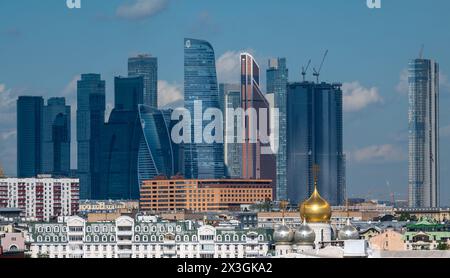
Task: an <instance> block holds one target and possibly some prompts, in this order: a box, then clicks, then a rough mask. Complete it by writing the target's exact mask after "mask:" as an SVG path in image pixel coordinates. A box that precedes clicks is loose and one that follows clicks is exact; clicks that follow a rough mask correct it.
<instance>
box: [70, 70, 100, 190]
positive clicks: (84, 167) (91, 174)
mask: <svg viewBox="0 0 450 278" xmlns="http://www.w3.org/2000/svg"><path fill="white" fill-rule="evenodd" d="M105 108H106V107H105V81H103V80H101V76H100V74H82V75H81V80H79V81H78V83H77V141H78V171H77V173H78V177H79V179H80V199H92V198H93V196H95V195H96V194H98V191H99V184H100V146H101V142H100V134H101V129H102V127H103V124H104V122H105Z"/></svg>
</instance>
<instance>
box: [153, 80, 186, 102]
mask: <svg viewBox="0 0 450 278" xmlns="http://www.w3.org/2000/svg"><path fill="white" fill-rule="evenodd" d="M183 98H184V94H183V89H182V87H181V85H179V84H171V83H169V82H167V81H165V80H159V81H158V106H159V107H164V106H167V105H169V104H171V103H174V102H179V101H182V100H183Z"/></svg>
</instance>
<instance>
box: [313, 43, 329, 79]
mask: <svg viewBox="0 0 450 278" xmlns="http://www.w3.org/2000/svg"><path fill="white" fill-rule="evenodd" d="M327 55H328V49H327V50H326V51H325V54H324V55H323V58H322V63H321V64H320V67H319V70H316V68H313V71H314V73H313V75H314V76H315V77H316V80H317V84H318V83H319V76H320V72H321V71H322V67H323V63H325V59H326V58H327Z"/></svg>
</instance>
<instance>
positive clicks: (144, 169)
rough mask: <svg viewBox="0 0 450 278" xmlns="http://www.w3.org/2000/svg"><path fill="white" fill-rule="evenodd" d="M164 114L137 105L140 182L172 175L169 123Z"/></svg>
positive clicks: (172, 158) (172, 160)
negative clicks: (140, 130)
mask: <svg viewBox="0 0 450 278" xmlns="http://www.w3.org/2000/svg"><path fill="white" fill-rule="evenodd" d="M163 113H164V112H163V111H161V110H158V109H155V108H152V107H150V106H146V105H139V119H140V123H141V128H142V134H143V136H142V138H141V142H140V144H139V153H138V179H139V184H142V181H144V180H149V179H152V178H154V177H156V176H160V175H164V176H168V177H170V176H172V175H174V174H175V173H174V168H175V165H174V151H173V149H172V140H171V138H170V123H167V122H166V121H165V119H164V114H163Z"/></svg>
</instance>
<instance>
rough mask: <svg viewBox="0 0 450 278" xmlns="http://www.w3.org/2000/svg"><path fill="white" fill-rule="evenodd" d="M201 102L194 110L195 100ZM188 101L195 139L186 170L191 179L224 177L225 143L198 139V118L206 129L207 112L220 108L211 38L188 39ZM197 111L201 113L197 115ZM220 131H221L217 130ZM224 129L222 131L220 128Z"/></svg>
mask: <svg viewBox="0 0 450 278" xmlns="http://www.w3.org/2000/svg"><path fill="white" fill-rule="evenodd" d="M196 101H201V105H202V109H201V111H194V103H195V102H196ZM184 102H185V107H186V109H188V110H189V112H190V114H191V118H192V125H191V131H192V132H191V134H192V142H190V143H189V144H185V146H184V150H185V152H184V154H185V160H184V161H185V165H184V166H185V171H184V174H185V176H186V177H187V178H199V179H208V178H222V177H223V176H224V162H223V160H224V155H223V143H212V144H207V143H204V142H203V140H202V143H197V142H194V140H193V137H194V135H195V133H194V119H195V118H197V119H198V123H197V124H198V126H201V127H202V130H203V129H204V128H205V126H206V125H207V124H209V121H203V120H202V115H203V112H204V111H205V110H206V109H208V108H217V109H220V104H219V95H218V87H217V75H216V62H215V54H214V49H213V47H212V46H211V44H210V43H209V42H207V41H202V40H196V39H184ZM194 112H196V113H197V114H194ZM216 132H217V130H216ZM220 132H221V131H220Z"/></svg>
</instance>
